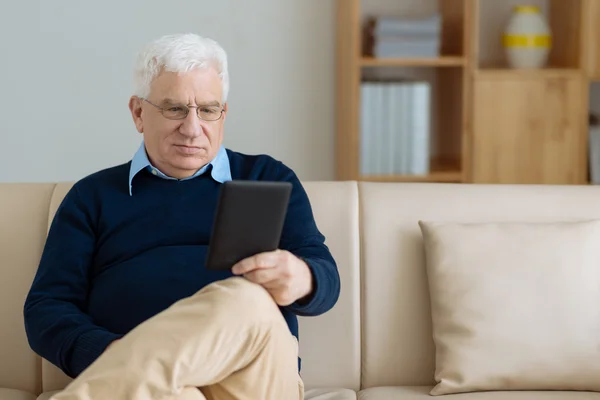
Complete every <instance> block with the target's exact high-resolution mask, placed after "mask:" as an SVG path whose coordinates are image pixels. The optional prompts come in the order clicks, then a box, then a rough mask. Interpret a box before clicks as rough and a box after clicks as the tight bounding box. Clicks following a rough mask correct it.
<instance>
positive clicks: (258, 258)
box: [231, 250, 280, 275]
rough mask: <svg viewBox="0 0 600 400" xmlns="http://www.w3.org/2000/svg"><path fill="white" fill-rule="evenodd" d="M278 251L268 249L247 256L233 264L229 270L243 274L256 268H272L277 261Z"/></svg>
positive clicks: (236, 273)
mask: <svg viewBox="0 0 600 400" xmlns="http://www.w3.org/2000/svg"><path fill="white" fill-rule="evenodd" d="M279 257H280V251H279V250H275V251H268V252H265V253H259V254H256V255H254V256H252V257H248V258H245V259H243V260H242V261H240V262H238V263H237V264H236V265H234V266H233V268H232V270H231V272H233V274H235V275H244V274H247V273H248V272H251V271H254V270H256V269H264V268H273V267H276V266H277V264H278V263H279Z"/></svg>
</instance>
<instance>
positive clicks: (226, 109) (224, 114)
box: [223, 103, 229, 121]
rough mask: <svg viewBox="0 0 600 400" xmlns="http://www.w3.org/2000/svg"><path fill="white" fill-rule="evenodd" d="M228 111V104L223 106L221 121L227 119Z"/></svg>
mask: <svg viewBox="0 0 600 400" xmlns="http://www.w3.org/2000/svg"><path fill="white" fill-rule="evenodd" d="M228 110H229V103H225V104H223V121H225V118H226V117H227V111H228Z"/></svg>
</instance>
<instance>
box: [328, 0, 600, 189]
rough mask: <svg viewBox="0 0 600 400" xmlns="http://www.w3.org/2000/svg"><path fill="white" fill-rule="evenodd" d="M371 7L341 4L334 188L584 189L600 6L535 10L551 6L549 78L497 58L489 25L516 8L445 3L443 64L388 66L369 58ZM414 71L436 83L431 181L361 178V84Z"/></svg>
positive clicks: (360, 2)
mask: <svg viewBox="0 0 600 400" xmlns="http://www.w3.org/2000/svg"><path fill="white" fill-rule="evenodd" d="M369 1H371V0H337V67H336V69H337V71H336V85H337V90H336V146H335V148H336V175H337V178H338V179H340V180H365V181H380V182H463V183H513V184H518V183H542V184H585V183H587V180H588V156H587V154H588V144H587V135H588V128H589V125H588V110H589V104H588V101H589V100H588V96H589V83H590V82H591V81H592V80H600V51H598V48H600V34H599V33H600V28H599V26H600V0H569V1H565V0H532V1H533V2H538V3H539V2H544V4H545V6H544V10H545V13H546V14H545V15H546V18H547V20H548V21H549V24H550V26H551V29H552V33H553V47H552V50H551V53H550V58H549V63H548V66H547V68H542V69H539V70H526V71H524V70H513V69H510V68H508V67H507V66H506V65H505V64H504V63H503V60H502V59H501V58H500V57H498V55H499V54H501V53H503V50H502V49H501V47H500V46H501V41H500V37H499V34H500V33H501V32H500V31H499V29H500V27H499V26H498V25H497V24H498V22H495V24H496V25H494V23H490V21H489V20H487V19H486V18H487V17H486V16H488V17H489V16H490V15H495V16H498V15H503V16H506V17H508V15H509V13H510V12H511V11H512V10H511V8H512V7H511V4H512V3H511V4H507V3H506V2H503V1H498V0H439V1H438V7H437V11H438V12H439V13H440V15H441V17H442V35H441V53H440V55H439V57H435V58H389V59H387V58H375V57H373V56H372V54H371V53H369V52H366V51H365V35H364V30H365V23H366V22H365V21H367V17H369V15H367V14H366V13H365V10H364V9H363V7H364V6H365V4H367V5H368V2H369ZM391 3H393V2H390V4H391ZM398 3H402V0H400V1H396V3H395V4H398ZM494 20H496V21H499V20H502V21H503V22H504V21H505V20H506V18H498V17H495V18H494ZM490 48H491V49H492V50H494V51H495V53H494V52H490ZM415 70H416V71H421V72H422V73H423V74H428V76H432V77H434V81H435V86H434V88H433V92H434V93H435V96H434V97H433V98H432V102H433V103H432V112H433V115H432V119H433V120H434V121H435V123H434V124H433V125H432V127H431V133H430V134H431V138H432V143H434V144H435V149H433V150H432V154H431V158H432V160H431V162H430V168H429V173H428V174H426V175H398V174H388V175H385V174H384V175H382V174H374V175H373V174H361V170H360V165H361V159H360V157H361V146H362V143H361V83H362V82H363V81H364V80H365V79H368V77H369V76H370V74H373V73H379V72H380V71H381V72H386V73H388V74H390V73H391V74H394V73H398V75H401V74H402V73H403V72H404V71H415ZM439 159H445V160H452V161H451V162H444V163H440V162H439V161H436V160H439Z"/></svg>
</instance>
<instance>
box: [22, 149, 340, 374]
mask: <svg viewBox="0 0 600 400" xmlns="http://www.w3.org/2000/svg"><path fill="white" fill-rule="evenodd" d="M227 154H228V156H229V160H230V166H231V175H232V179H234V180H236V179H243V180H270V181H288V182H291V183H292V184H293V189H292V195H291V199H290V204H289V210H288V214H287V217H286V222H285V225H284V229H283V235H282V239H281V243H280V248H281V249H285V250H288V251H290V252H292V253H293V254H295V255H297V256H299V257H302V258H303V259H304V260H305V261H306V263H307V264H308V266H309V267H310V269H311V272H312V274H313V279H314V291H313V293H312V294H311V295H310V296H309V297H308V298H307V299H305V301H303V302H302V304H298V303H296V304H292V305H290V306H288V307H281V308H280V309H281V312H282V313H283V316H284V317H285V320H286V321H287V323H288V325H289V328H290V331H291V333H292V334H293V335H295V336H296V337H298V321H297V317H296V316H297V315H303V316H314V315H319V314H322V313H324V312H326V311H328V310H329V309H331V308H332V307H333V306H334V304H335V303H336V301H337V299H338V296H339V292H340V281H339V275H338V271H337V266H336V264H335V261H334V259H333V258H332V256H331V254H330V252H329V250H328V248H327V247H326V245H325V244H324V237H323V235H322V234H321V233H320V232H319V230H318V228H317V226H316V224H315V221H314V218H313V213H312V209H311V206H310V203H309V200H308V197H307V195H306V193H305V191H304V189H303V187H302V185H301V183H300V182H299V180H298V178H297V177H296V175H295V174H294V172H293V171H292V170H291V169H289V168H288V167H286V166H285V165H283V164H282V163H281V162H279V161H276V160H274V159H273V158H271V157H269V156H265V155H260V156H249V155H243V154H240V153H237V152H232V151H230V150H228V153H227ZM129 166H130V163H126V164H123V165H120V166H117V167H114V168H110V169H106V170H103V171H100V172H97V173H95V174H93V175H90V176H88V177H86V178H84V179H82V180H80V181H78V182H77V183H76V184H75V185H74V186H73V188H72V189H71V190H70V191H69V193H68V194H67V195H66V196H65V198H64V200H63V202H62V204H61V205H60V207H59V209H58V211H57V213H56V216H55V218H54V220H53V222H52V225H51V228H50V231H49V233H48V238H47V241H46V245H45V248H44V251H43V255H42V258H41V261H40V265H39V269H38V271H37V274H36V276H35V279H34V281H33V283H32V287H31V290H30V292H29V294H28V297H27V299H26V302H25V307H24V317H25V328H26V332H27V337H28V340H29V343H30V346H31V348H32V349H33V350H34V351H35V352H36V353H37V354H39V355H40V356H42V357H43V358H45V359H47V360H48V361H50V362H52V363H53V364H55V365H56V366H58V367H59V368H60V369H62V370H63V371H64V372H65V373H66V374H67V375H69V376H70V377H76V376H77V375H79V374H80V373H81V372H82V371H83V370H84V369H85V368H87V367H88V366H89V365H90V364H91V363H92V362H93V361H94V360H96V359H97V358H98V357H99V356H100V354H101V353H102V352H103V351H104V350H105V349H106V347H107V346H108V345H109V344H110V343H111V342H112V341H113V340H115V339H118V338H120V337H122V336H123V335H125V334H126V333H127V332H129V331H130V330H132V329H133V328H134V327H136V326H137V325H138V324H140V323H141V322H143V321H144V320H146V319H148V318H150V317H152V316H154V315H156V314H157V313H159V312H161V311H163V310H165V309H166V308H167V307H169V306H170V305H171V304H173V303H174V302H176V301H178V300H180V299H182V298H184V297H187V296H190V295H192V294H194V293H195V292H197V291H198V290H200V289H201V288H202V287H204V286H205V285H207V284H209V283H211V282H214V281H216V280H220V279H224V278H228V277H230V276H232V274H231V272H229V271H227V272H215V271H210V270H207V269H206V268H205V267H204V259H205V256H206V252H207V248H208V242H209V236H210V232H211V229H212V222H213V217H214V211H215V206H216V204H217V199H218V194H219V189H220V183H218V182H216V181H215V180H213V179H212V177H211V176H210V173H205V174H203V175H201V176H199V177H197V178H195V179H191V180H185V181H177V180H166V179H161V178H158V177H155V176H153V175H152V174H150V173H149V172H148V171H147V170H143V171H141V172H140V173H139V174H137V175H136V177H135V178H134V185H133V196H130V194H129V187H128V174H129Z"/></svg>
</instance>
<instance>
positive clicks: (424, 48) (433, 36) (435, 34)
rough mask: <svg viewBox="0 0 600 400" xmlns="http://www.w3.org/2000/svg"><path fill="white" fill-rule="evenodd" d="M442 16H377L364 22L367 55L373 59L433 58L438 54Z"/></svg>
mask: <svg viewBox="0 0 600 400" xmlns="http://www.w3.org/2000/svg"><path fill="white" fill-rule="evenodd" d="M441 31H442V17H441V15H440V14H434V15H431V16H428V17H419V18H417V17H414V18H409V17H405V18H401V17H377V18H370V19H369V21H368V23H367V28H366V35H365V36H366V37H365V43H366V46H367V48H366V49H365V52H366V54H367V55H370V56H372V57H376V58H434V57H439V55H440V41H441Z"/></svg>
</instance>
